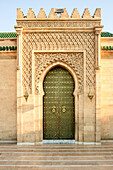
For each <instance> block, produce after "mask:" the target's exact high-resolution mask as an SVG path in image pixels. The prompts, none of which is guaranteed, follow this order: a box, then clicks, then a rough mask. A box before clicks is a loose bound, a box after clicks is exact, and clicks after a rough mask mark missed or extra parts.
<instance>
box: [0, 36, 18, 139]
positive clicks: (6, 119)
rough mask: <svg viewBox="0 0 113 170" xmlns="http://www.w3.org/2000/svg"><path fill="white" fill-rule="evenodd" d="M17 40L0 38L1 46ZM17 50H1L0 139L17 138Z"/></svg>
mask: <svg viewBox="0 0 113 170" xmlns="http://www.w3.org/2000/svg"><path fill="white" fill-rule="evenodd" d="M15 45H16V40H10V39H9V40H0V46H15ZM16 56H17V54H16V51H13V50H12V51H0V141H6V140H7V141H12V140H16V139H17V121H16V119H17V118H16V117H17V116H16V110H17V108H16V107H17V103H16V101H17V98H16V90H17V89H16V84H17V80H16V78H17V77H16Z"/></svg>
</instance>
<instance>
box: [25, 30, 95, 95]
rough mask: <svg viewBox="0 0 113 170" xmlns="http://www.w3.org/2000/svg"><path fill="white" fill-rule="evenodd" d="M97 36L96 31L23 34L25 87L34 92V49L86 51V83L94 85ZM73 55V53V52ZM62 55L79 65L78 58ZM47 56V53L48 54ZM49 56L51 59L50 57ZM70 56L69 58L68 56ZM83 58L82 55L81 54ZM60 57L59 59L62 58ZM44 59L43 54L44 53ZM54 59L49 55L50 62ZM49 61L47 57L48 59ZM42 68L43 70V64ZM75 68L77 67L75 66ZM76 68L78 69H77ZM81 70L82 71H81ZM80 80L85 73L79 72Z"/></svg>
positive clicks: (63, 58) (73, 63) (70, 62)
mask: <svg viewBox="0 0 113 170" xmlns="http://www.w3.org/2000/svg"><path fill="white" fill-rule="evenodd" d="M94 46H95V36H94V33H60V32H59V33H57V32H56V33H52V32H51V33H24V34H23V87H24V88H26V87H28V88H29V89H30V93H32V50H75V49H76V50H77V49H82V50H85V51H86V85H87V86H88V87H94V83H95V57H94ZM71 55H72V54H71ZM59 56H61V59H62V60H64V61H65V57H66V62H68V60H69V65H72V66H73V67H76V66H79V65H80V63H79V61H78V60H75V61H74V57H70V55H67V54H65V55H58V56H57V55H56V56H55V58H58V57H59ZM75 56H76V55H75ZM46 57H47V55H46ZM49 57H50V58H51V59H49ZM68 57H69V58H68ZM39 58H40V57H39ZM81 58H82V56H81ZM61 59H59V60H61ZM42 60H43V55H42ZM50 60H51V61H54V59H53V58H52V57H51V56H49V55H48V62H50ZM46 62H47V59H46ZM74 65H75V66H74ZM40 67H42V68H41V69H42V70H43V67H45V66H43V65H42V64H41V66H40ZM74 69H75V68H74ZM75 70H76V69H75ZM79 72H80V71H79ZM79 76H80V78H79V80H81V82H82V81H83V73H82V74H81V73H79Z"/></svg>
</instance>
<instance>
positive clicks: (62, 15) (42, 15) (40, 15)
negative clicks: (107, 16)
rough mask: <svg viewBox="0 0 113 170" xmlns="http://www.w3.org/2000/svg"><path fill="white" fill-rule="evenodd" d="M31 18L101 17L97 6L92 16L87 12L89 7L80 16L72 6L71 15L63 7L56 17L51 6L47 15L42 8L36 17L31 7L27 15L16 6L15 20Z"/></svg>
mask: <svg viewBox="0 0 113 170" xmlns="http://www.w3.org/2000/svg"><path fill="white" fill-rule="evenodd" d="M31 18H32V19H33V18H41V19H43V18H54V19H55V18H59V19H60V18H81V19H82V18H84V19H94V18H97V19H101V8H97V9H96V10H95V13H94V15H93V16H91V14H90V12H89V9H88V8H85V10H84V12H83V15H82V16H81V17H80V14H79V12H78V10H77V8H74V10H73V12H72V14H71V16H70V17H69V14H68V12H67V9H66V8H64V9H63V12H61V13H60V16H59V17H58V15H57V13H56V12H55V9H54V8H52V9H51V11H50V14H49V16H48V17H47V15H46V13H45V11H44V9H43V8H41V9H40V11H39V13H38V15H37V17H36V15H35V14H34V11H33V9H32V8H29V10H28V14H27V16H24V13H23V12H22V9H21V8H18V9H17V20H18V19H31Z"/></svg>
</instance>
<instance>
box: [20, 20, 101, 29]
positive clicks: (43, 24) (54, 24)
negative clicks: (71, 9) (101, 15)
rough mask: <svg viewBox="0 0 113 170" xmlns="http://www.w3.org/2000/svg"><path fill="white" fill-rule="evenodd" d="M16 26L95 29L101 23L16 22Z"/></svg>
mask: <svg viewBox="0 0 113 170" xmlns="http://www.w3.org/2000/svg"><path fill="white" fill-rule="evenodd" d="M17 25H20V26H23V27H26V28H27V27H29V28H30V27H95V26H99V25H101V23H100V22H99V21H95V22H93V21H90V22H87V21H85V22H82V21H81V22H80V21H79V22H77V21H73V22H68V21H66V22H65V21H64V22H62V21H61V22H60V21H59V22H56V21H54V22H50V21H47V22H41V21H40V22H37V21H32V22H29V21H17Z"/></svg>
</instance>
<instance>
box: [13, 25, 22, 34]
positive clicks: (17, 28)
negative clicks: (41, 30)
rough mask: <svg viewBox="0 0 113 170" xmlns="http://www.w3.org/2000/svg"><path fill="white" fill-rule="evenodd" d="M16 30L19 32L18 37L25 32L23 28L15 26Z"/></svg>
mask: <svg viewBox="0 0 113 170" xmlns="http://www.w3.org/2000/svg"><path fill="white" fill-rule="evenodd" d="M14 28H15V30H16V32H17V36H18V35H21V34H22V31H23V27H22V26H15V27H14Z"/></svg>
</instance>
